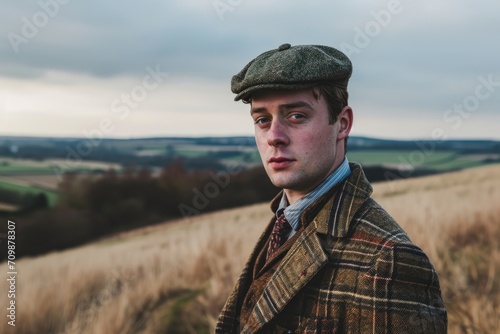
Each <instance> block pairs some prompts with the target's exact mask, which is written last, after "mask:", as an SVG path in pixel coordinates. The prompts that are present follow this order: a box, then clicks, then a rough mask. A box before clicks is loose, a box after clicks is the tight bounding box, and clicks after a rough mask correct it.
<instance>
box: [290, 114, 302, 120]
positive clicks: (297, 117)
mask: <svg viewBox="0 0 500 334" xmlns="http://www.w3.org/2000/svg"><path fill="white" fill-rule="evenodd" d="M290 117H291V118H293V119H302V118H304V117H305V116H304V115H302V114H292V115H290Z"/></svg>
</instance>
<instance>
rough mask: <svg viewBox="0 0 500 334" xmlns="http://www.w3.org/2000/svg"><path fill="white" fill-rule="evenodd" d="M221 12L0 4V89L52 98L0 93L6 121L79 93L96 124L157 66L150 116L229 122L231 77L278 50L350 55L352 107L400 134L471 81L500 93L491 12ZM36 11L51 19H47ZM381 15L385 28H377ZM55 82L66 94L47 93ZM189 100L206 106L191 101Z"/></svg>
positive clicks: (382, 4) (389, 5)
mask: <svg viewBox="0 0 500 334" xmlns="http://www.w3.org/2000/svg"><path fill="white" fill-rule="evenodd" d="M59 1H61V2H59ZM220 1H221V2H222V3H225V4H227V5H228V6H229V7H226V8H230V9H228V10H226V11H224V12H223V14H222V16H221V13H220V12H218V11H217V10H216V8H215V7H214V3H216V1H214V0H205V1H198V0H187V1H181V0H173V1H162V0H147V1H143V2H141V3H136V2H120V1H116V0H115V1H104V2H102V1H97V0H89V1H74V0H71V1H70V0H65V2H67V4H63V3H62V0H39V1H37V2H19V1H4V2H2V3H1V4H0V22H1V24H0V36H2V38H1V39H0V78H2V82H3V85H4V86H3V87H9V86H13V85H14V83H15V85H17V84H18V83H22V84H21V86H23V85H24V86H26V85H27V84H28V85H29V86H31V85H32V86H33V87H35V89H34V91H37V90H38V91H44V92H46V91H51V92H52V93H50V94H47V95H46V96H44V95H43V94H35V93H33V91H32V92H31V93H30V94H32V95H30V98H29V99H27V102H23V103H21V97H19V95H16V94H15V93H9V94H12V95H10V96H8V95H7V91H6V90H4V92H3V93H0V94H3V97H2V95H0V99H2V100H4V101H11V102H12V101H14V100H15V101H18V102H16V103H18V104H16V103H14V104H13V103H11V102H9V103H7V105H6V106H4V109H5V108H7V110H11V109H12V108H14V109H15V108H18V107H19V106H20V105H22V106H23V108H25V110H31V111H30V112H32V113H37V112H38V113H42V112H47V110H48V109H50V108H51V107H52V108H54V110H60V112H62V110H64V109H65V108H67V109H69V108H70V107H69V105H70V104H71V103H72V101H70V100H68V99H67V98H59V100H60V101H61V102H65V103H66V104H59V106H56V105H54V104H53V101H49V98H48V97H49V96H50V98H51V99H54V98H55V96H57V94H62V93H63V92H65V93H66V94H68V95H67V96H74V95H72V94H76V93H75V92H76V91H73V89H76V88H77V87H78V86H79V85H80V86H81V87H79V88H80V92H81V95H79V97H78V98H76V100H74V101H79V104H80V105H81V108H76V109H74V110H79V111H78V112H81V113H83V114H84V109H85V107H88V108H92V111H91V112H90V111H89V112H88V113H89V114H94V113H96V110H101V111H102V110H105V109H106V108H108V107H109V106H105V107H102V105H104V104H105V102H104V101H107V102H106V103H109V101H112V99H113V94H114V93H118V92H119V91H127V89H130V88H128V87H127V86H126V84H132V83H133V82H138V81H140V80H141V78H142V76H143V75H144V69H145V67H146V66H153V67H154V66H156V65H159V66H161V68H162V69H164V70H165V71H168V72H169V73H170V78H169V83H168V85H169V86H168V89H165V90H162V92H163V93H164V94H165V95H164V97H162V96H160V95H158V96H156V95H155V97H154V98H153V97H151V101H150V100H149V98H148V101H147V103H146V106H147V108H151V109H150V110H149V109H148V110H149V111H148V112H147V113H148V114H149V113H151V114H150V115H154V114H155V113H156V112H158V111H162V112H165V113H172V112H180V110H182V112H183V113H186V114H187V113H196V112H198V110H200V109H203V107H204V105H206V106H207V107H206V109H210V110H217V105H218V106H220V107H219V111H220V112H223V113H224V112H225V113H226V114H227V115H230V112H231V111H232V108H233V106H234V104H226V101H225V100H222V99H227V98H229V99H230V100H232V96H231V93H230V92H229V81H230V78H231V76H232V75H233V74H235V73H237V72H238V71H239V70H240V69H241V68H242V67H243V66H244V65H245V64H246V63H247V62H248V61H249V60H251V59H252V58H254V57H255V56H257V55H258V54H260V53H262V52H264V51H266V50H269V49H271V48H276V47H278V46H279V45H280V44H282V43H285V42H288V43H291V44H292V45H296V44H327V45H331V46H334V47H338V48H342V46H345V45H347V44H348V45H351V46H353V47H354V48H355V49H356V50H357V51H356V52H352V54H350V57H351V59H352V61H353V63H354V74H353V77H352V80H351V83H350V93H351V101H352V102H353V104H356V105H358V106H362V107H363V108H371V109H374V110H377V114H378V115H380V117H382V118H384V117H389V118H391V117H400V118H401V123H402V124H404V122H405V120H408V119H411V118H412V117H415V111H418V113H417V114H418V115H425V117H426V119H429V120H436V119H437V118H438V117H441V115H442V113H443V112H444V111H445V110H446V109H447V108H450V107H452V106H453V104H455V103H461V102H462V101H463V100H464V98H466V97H467V96H468V95H470V94H473V93H474V89H475V87H476V86H477V84H478V78H479V77H480V76H487V75H490V74H491V75H493V77H494V78H495V80H497V81H500V72H499V69H498V59H500V45H499V44H498V43H495V41H496V39H497V36H496V35H497V32H498V31H499V29H500V21H499V20H498V19H497V13H498V12H499V10H500V3H498V2H494V1H486V2H476V3H472V2H469V1H466V0H459V1H451V0H444V1H439V2H435V1H434V2H433V1H425V0H424V1H411V0H400V1H398V0H387V1H383V0H363V1H362V0H353V1H349V2H340V3H339V2H331V1H327V0H318V1H315V2H304V1H299V0H289V1H284V0H280V1H272V2H270V1H264V0H253V1H250V0H241V1H228V0H220ZM54 4H58V6H56V5H54ZM47 6H48V7H47ZM50 6H52V7H50ZM44 8H52V9H50V10H51V11H52V12H53V14H54V15H48V14H47V10H46V9H44ZM40 12H41V13H46V14H47V17H49V19H48V21H47V23H46V24H44V25H43V27H38V28H37V30H38V32H37V33H36V34H35V36H34V37H32V38H31V37H30V38H27V40H28V42H27V43H26V44H20V45H19V46H18V48H19V52H17V53H16V52H14V50H13V48H12V45H11V42H10V41H9V38H8V36H9V34H11V33H14V34H17V35H19V36H23V25H26V21H29V22H31V23H32V24H34V23H33V22H34V21H35V18H34V16H36V15H39V18H40V17H41V16H40V14H39V13H40ZM387 12H389V13H390V17H387V16H384V15H386V14H387ZM377 25H378V28H377ZM370 29H371V30H370ZM361 35H365V36H364V37H363V36H361ZM363 39H364V40H365V41H364V43H361V44H360V43H359V42H360V41H362V40H363ZM54 73H57V75H54ZM54 81H60V82H61V81H63V82H65V84H64V85H66V86H67V87H64V85H63V86H57V87H58V88H57V89H55V90H52V89H54V87H55V86H54ZM186 83H189V84H186ZM211 86H213V87H220V88H221V89H224V90H225V92H226V93H224V94H226V95H224V94H222V93H214V92H212V95H210V94H202V92H203V88H201V87H211ZM71 87H73V88H71ZM499 90H500V89H499ZM99 91H102V92H103V93H98V92H99ZM193 91H194V92H196V96H203V100H201V99H194V98H189V96H193ZM172 92H175V95H172V94H171V93H172ZM104 96H105V97H104ZM14 97H16V98H14ZM35 97H36V100H35ZM85 99H87V100H85ZM106 99H107V100H106ZM499 99H500V92H495V94H492V96H491V97H490V98H489V99H488V100H485V101H481V106H480V107H479V108H478V110H477V112H476V119H477V118H478V117H485V119H484V120H483V121H484V122H486V123H487V122H488V121H493V118H491V117H493V116H494V115H495V114H496V113H498V108H497V106H498V105H499V103H500V100H499ZM74 101H73V102H74ZM200 101H203V102H200ZM231 102H232V101H231ZM30 104H31V105H30ZM41 106H43V107H41ZM99 106H101V107H99ZM174 109H175V110H174ZM43 110H45V111H43ZM9 115H11V114H9ZM361 115H363V113H362V112H361ZM75 117H76V116H75ZM78 117H83V118H84V117H85V116H84V115H81V116H78ZM186 117H187V116H186ZM488 117H490V118H488ZM152 118H154V116H151V117H150V118H147V119H152ZM145 119H146V118H145ZM92 121H93V120H91V119H89V122H92ZM471 121H472V120H471ZM143 123H144V122H143V121H141V124H143ZM214 124H217V122H216V121H214ZM214 126H215V125H214ZM130 129H132V126H131V127H130ZM130 131H132V130H130ZM185 131H186V132H189V131H194V130H185ZM210 131H214V132H216V129H215V128H212V130H210ZM245 131H246V130H245ZM166 133H167V132H166ZM492 135H494V134H493V133H492Z"/></svg>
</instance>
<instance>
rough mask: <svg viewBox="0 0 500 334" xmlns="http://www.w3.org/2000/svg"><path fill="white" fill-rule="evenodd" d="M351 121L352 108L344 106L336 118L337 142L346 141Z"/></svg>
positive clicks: (352, 117) (352, 116) (352, 119)
mask: <svg viewBox="0 0 500 334" xmlns="http://www.w3.org/2000/svg"><path fill="white" fill-rule="evenodd" d="M353 121H354V115H353V112H352V108H351V107H349V106H345V107H344V108H343V109H342V111H341V112H340V114H339V116H338V117H337V123H338V126H339V132H338V134H337V140H342V139H346V138H347V137H348V136H349V133H350V132H351V128H352V122H353Z"/></svg>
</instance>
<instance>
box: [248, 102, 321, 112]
mask: <svg viewBox="0 0 500 334" xmlns="http://www.w3.org/2000/svg"><path fill="white" fill-rule="evenodd" d="M294 108H307V109H310V110H314V109H313V107H312V106H311V105H310V104H309V103H307V102H304V101H297V102H291V103H285V104H281V105H280V106H279V109H280V111H281V112H283V111H286V110H287V109H294ZM266 111H267V108H265V107H260V108H251V109H250V114H251V115H253V114H256V113H261V112H266Z"/></svg>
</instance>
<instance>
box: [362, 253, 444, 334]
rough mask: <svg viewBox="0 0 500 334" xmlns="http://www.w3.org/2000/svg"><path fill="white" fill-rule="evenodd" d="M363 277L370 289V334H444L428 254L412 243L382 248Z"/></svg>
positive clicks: (438, 294) (438, 293) (440, 304)
mask: <svg viewBox="0 0 500 334" xmlns="http://www.w3.org/2000/svg"><path fill="white" fill-rule="evenodd" d="M366 278H367V279H368V281H371V282H370V283H371V284H372V286H373V291H372V295H371V301H372V305H373V307H372V310H371V312H370V313H372V314H369V317H370V318H371V319H367V318H365V320H367V321H368V322H371V323H370V324H369V326H370V327H372V330H371V331H370V332H373V333H408V334H409V333H411V334H413V333H421V334H424V333H438V334H441V333H443V334H445V333H446V332H447V314H446V309H445V306H444V303H443V300H442V298H441V290H440V286H439V280H438V277H437V274H436V271H435V270H434V267H433V266H432V264H431V262H430V261H429V259H428V257H427V255H425V253H424V252H423V251H422V250H421V249H420V248H418V247H417V246H415V245H413V244H395V245H393V246H392V247H384V248H383V249H382V250H381V252H380V254H379V256H378V257H377V259H376V261H374V265H373V266H372V267H371V268H370V269H369V271H368V272H367V274H366Z"/></svg>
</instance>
